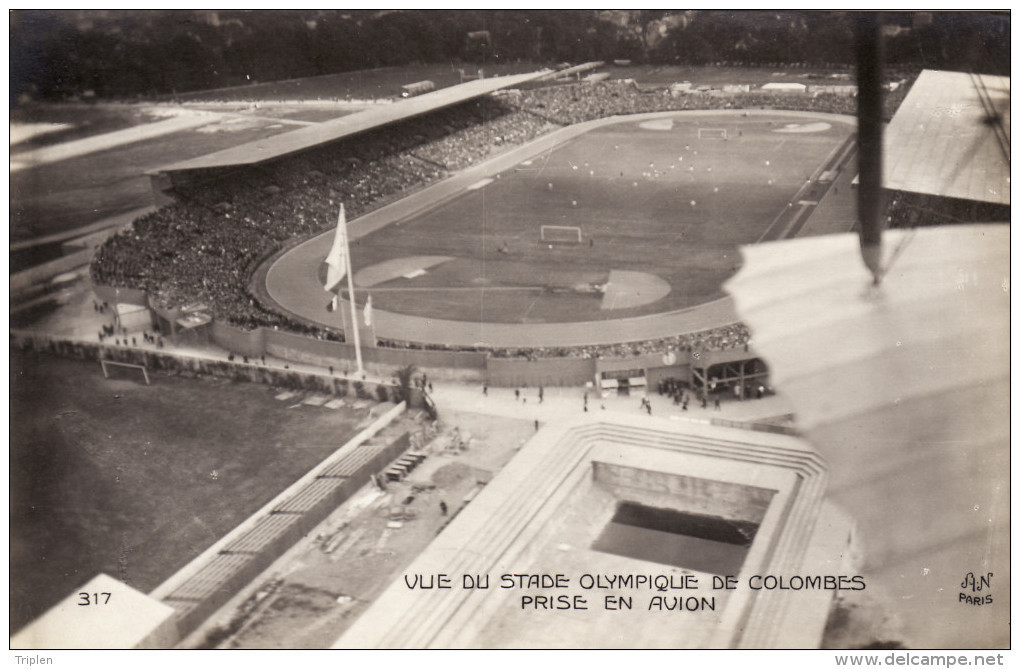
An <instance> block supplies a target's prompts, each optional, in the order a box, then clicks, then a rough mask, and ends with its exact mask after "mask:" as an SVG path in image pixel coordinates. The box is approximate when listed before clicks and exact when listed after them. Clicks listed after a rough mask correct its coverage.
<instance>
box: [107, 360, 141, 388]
mask: <svg viewBox="0 0 1020 669" xmlns="http://www.w3.org/2000/svg"><path fill="white" fill-rule="evenodd" d="M99 366H100V367H102V368H103V378H106V379H108V378H110V368H113V369H130V370H136V371H135V373H137V372H141V373H142V376H143V377H144V378H145V385H149V371H148V370H147V369H146V368H145V365H135V364H132V363H130V362H116V361H114V360H106V359H104V358H100V359H99Z"/></svg>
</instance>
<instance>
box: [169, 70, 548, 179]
mask: <svg viewBox="0 0 1020 669" xmlns="http://www.w3.org/2000/svg"><path fill="white" fill-rule="evenodd" d="M547 73H548V70H541V71H538V72H529V73H526V74H514V75H509V76H505V77H491V78H489V79H476V80H473V81H468V82H466V83H463V84H459V85H457V86H450V87H449V88H443V89H440V90H438V91H434V92H432V93H426V94H425V95H419V96H417V97H412V98H407V99H405V100H401V101H399V102H395V103H393V104H380V105H377V106H375V107H372V108H371V109H366V110H365V111H361V112H358V113H356V114H350V115H349V116H343V117H341V118H337V119H333V120H331V121H326V122H324V123H317V124H315V125H310V126H307V127H304V128H301V129H299V130H294V131H292V132H287V133H283V134H281V135H274V136H272V137H267V138H265V139H260V140H257V141H254V142H249V143H247V144H242V145H240V146H234V147H231V148H229V149H224V150H222V151H216V152H215V153H210V154H207V155H205V156H200V157H198V158H193V159H191V160H185V161H182V162H178V163H172V164H170V165H165V166H163V167H160V168H159V169H157V170H156V171H155V172H154V173H160V172H180V171H184V170H201V169H209V168H216V167H231V166H235V165H252V164H255V163H261V162H264V161H266V160H272V159H274V158H280V157H282V156H286V155H288V154H291V153H296V152H298V151H303V150H305V149H309V148H311V147H314V146H317V145H319V144H324V143H326V142H332V141H335V140H338V139H343V138H344V137H350V136H351V135H356V134H358V133H362V132H366V131H368V130H373V129H375V128H378V127H380V126H384V125H387V124H389V123H392V122H394V121H399V120H402V119H405V118H410V117H413V116H417V115H419V114H425V113H428V112H431V111H434V110H436V109H442V108H443V107H449V106H451V105H455V104H459V103H461V102H465V101H467V100H470V99H472V98H477V97H481V96H482V95H487V94H489V93H492V92H493V91H497V90H500V89H502V88H509V87H511V86H518V85H520V84H522V83H525V82H528V81H531V80H533V79H538V78H539V77H542V76H543V75H545V74H547Z"/></svg>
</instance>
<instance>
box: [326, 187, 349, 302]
mask: <svg viewBox="0 0 1020 669" xmlns="http://www.w3.org/2000/svg"><path fill="white" fill-rule="evenodd" d="M326 265H328V268H327V270H326V285H325V288H326V290H328V291H334V290H336V287H337V286H339V285H340V281H341V280H343V278H344V275H345V274H346V273H347V217H346V216H345V215H344V206H343V205H342V204H341V205H340V221H339V222H338V223H337V224H336V236H335V237H333V248H331V249H330V250H329V255H328V256H326Z"/></svg>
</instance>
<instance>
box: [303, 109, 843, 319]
mask: <svg viewBox="0 0 1020 669" xmlns="http://www.w3.org/2000/svg"><path fill="white" fill-rule="evenodd" d="M830 120H831V119H830ZM699 129H702V130H704V129H725V130H726V131H727V139H725V140H723V139H708V138H699ZM850 132H851V127H850V126H849V125H846V124H843V123H840V122H835V121H834V122H832V123H829V122H822V121H818V120H816V119H814V118H812V117H806V116H804V115H795V114H783V113H781V112H775V113H768V114H755V115H752V116H750V117H747V116H743V115H739V114H718V115H711V114H698V115H685V114H682V113H681V114H675V115H669V116H663V117H661V118H659V119H657V120H641V121H634V120H631V121H622V122H620V123H615V124H611V125H606V126H602V127H600V128H597V129H595V130H593V131H591V132H588V133H586V134H584V135H581V136H579V137H576V138H575V139H572V140H569V141H567V142H565V143H564V144H561V145H559V146H556V147H554V148H552V149H551V150H549V151H547V152H543V153H541V154H540V155H537V156H534V157H533V158H531V159H529V160H525V161H523V162H521V163H519V164H518V165H517V166H516V167H514V168H511V169H508V170H504V171H503V172H501V173H497V174H492V175H490V178H491V180H482V181H480V182H478V183H477V184H475V185H474V186H470V187H468V189H467V190H465V191H463V192H462V193H461V194H459V195H458V196H456V197H454V198H452V199H449V200H445V201H443V202H440V203H439V204H437V205H436V206H434V207H432V208H428V209H425V210H423V211H420V212H418V213H415V214H413V215H411V216H410V217H407V218H404V219H402V220H401V221H400V222H399V224H398V225H396V226H388V227H385V228H382V229H379V230H376V231H375V232H373V233H371V234H369V235H367V236H365V237H363V238H361V239H359V240H358V241H357V242H356V244H355V245H354V247H353V248H352V259H353V262H354V268H355V280H356V283H359V284H361V286H362V290H361V291H360V293H359V295H358V297H359V299H361V300H364V299H366V298H367V296H368V295H369V294H371V295H372V299H373V305H374V307H375V308H377V309H380V310H384V311H390V312H397V313H401V314H408V315H413V316H419V317H424V318H444V319H448V320H458V321H472V322H495V323H548V322H571V321H574V322H576V321H598V320H605V319H618V318H627V317H632V316H641V315H646V314H657V313H663V312H668V311H673V310H678V309H685V308H689V307H692V306H696V305H699V304H703V303H705V302H708V301H711V300H713V299H717V298H720V297H722V296H723V293H722V289H721V284H722V282H723V281H725V280H726V279H727V278H729V277H730V276H732V275H733V274H734V273H735V272H736V270H737V269H738V268H739V264H740V255H739V251H738V247H739V246H740V245H741V244H750V243H755V242H756V241H758V240H759V239H760V238H762V237H763V236H764V235H766V233H767V231H769V229H770V226H772V224H773V222H774V221H775V220H777V218H779V217H780V216H784V215H786V214H787V212H788V211H789V210H791V207H792V206H793V205H797V203H798V202H799V201H800V200H801V199H804V200H812V201H813V200H817V199H818V198H819V197H820V196H821V194H822V193H823V191H824V187H823V186H816V185H815V184H813V183H811V184H808V177H810V176H811V175H812V174H813V173H814V172H815V171H816V170H817V169H818V168H819V167H820V166H821V165H822V164H823V163H824V162H825V161H826V159H827V158H828V157H829V156H830V155H832V154H833V152H834V151H835V150H836V149H838V148H839V147H840V146H841V145H842V144H843V142H844V141H845V140H846V139H847V137H848V136H849V133H850ZM543 225H556V226H567V227H576V228H580V231H581V243H579V244H577V243H573V244H570V243H547V242H545V241H543V240H542V237H541V227H542V226H543ZM321 239H322V244H323V245H324V248H323V249H321V250H317V251H316V252H317V253H320V255H319V256H318V257H320V258H321V257H325V253H326V248H328V244H329V243H330V242H331V239H332V235H331V234H327V235H324V236H323V237H322V238H321ZM306 250H307V249H302V250H300V251H298V252H305V251H306ZM313 255H314V254H313ZM436 259H438V261H436ZM304 266H306V267H307V270H306V271H309V272H311V271H313V269H314V263H304ZM309 299H314V300H318V301H319V302H322V299H321V298H320V296H319V295H318V294H315V295H312V296H311V297H310V298H309ZM284 306H285V307H287V306H288V305H284ZM319 306H320V307H321V305H319ZM319 311H322V310H321V308H320V309H319ZM322 313H323V319H325V318H328V315H326V314H325V312H324V311H323V312H322Z"/></svg>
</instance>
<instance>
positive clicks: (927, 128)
mask: <svg viewBox="0 0 1020 669" xmlns="http://www.w3.org/2000/svg"><path fill="white" fill-rule="evenodd" d="M993 118H997V119H1000V120H1001V122H996V121H993V120H991V119H993ZM884 153H885V158H884V163H883V171H884V176H883V182H884V184H885V187H886V188H889V189H892V190H903V191H910V192H914V193H926V194H929V195H939V196H943V197H954V198H961V199H965V200H979V201H982V202H993V203H997V204H1006V205H1008V204H1009V77H999V76H990V75H973V74H967V73H964V72H939V71H934V70H925V71H923V72H922V73H921V75H920V76H919V77H918V78H917V81H916V82H914V86H913V87H912V88H911V89H910V93H909V94H907V97H906V99H905V100H904V101H903V103H902V104H901V105H900V108H899V111H897V112H896V115H895V116H894V117H893V120H892V122H891V123H890V124H889V127H888V129H887V130H886V137H885V152H884Z"/></svg>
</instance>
